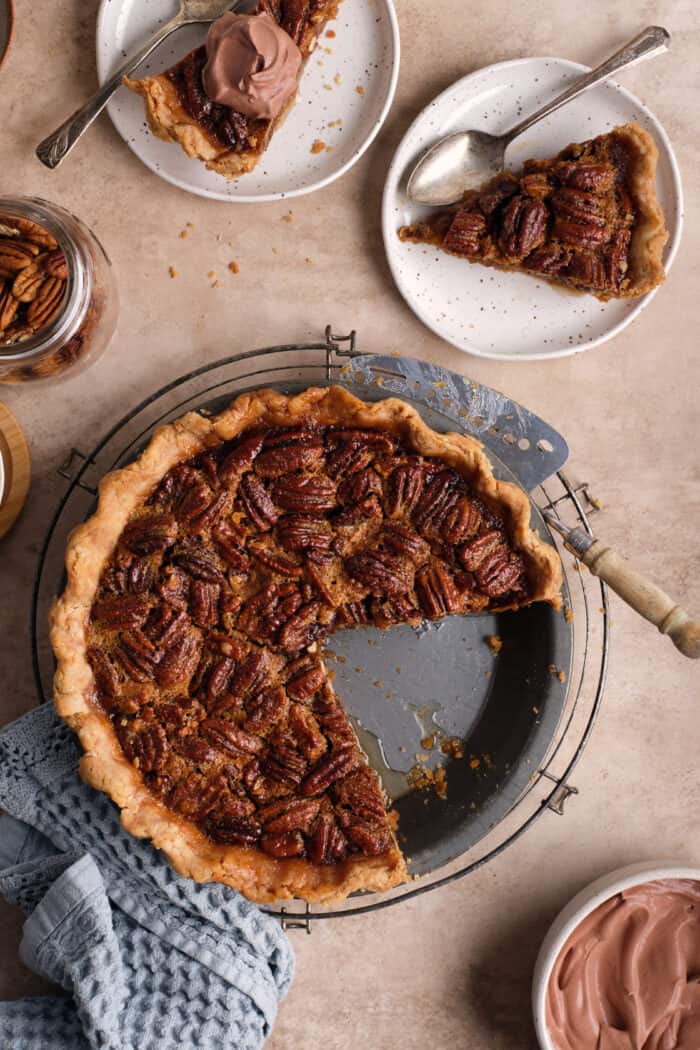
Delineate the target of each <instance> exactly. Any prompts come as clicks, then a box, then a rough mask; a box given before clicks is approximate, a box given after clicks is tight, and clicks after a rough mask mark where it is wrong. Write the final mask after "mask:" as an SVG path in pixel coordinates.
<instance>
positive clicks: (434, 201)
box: [407, 26, 671, 206]
mask: <svg viewBox="0 0 700 1050" xmlns="http://www.w3.org/2000/svg"><path fill="white" fill-rule="evenodd" d="M670 41H671V37H670V34H669V33H668V32H667V30H665V29H663V28H662V27H661V26H649V27H648V28H647V29H644V30H643V31H642V32H641V33H639V34H638V35H637V36H636V37H635V38H634V40H630V42H629V43H628V44H625V46H624V47H623V48H621V49H620V50H619V51H616V52H615V54H614V55H611V57H610V58H608V59H606V61H605V62H603V63H601V65H599V66H596V68H595V69H593V70H591V71H590V73H586V74H584V76H582V77H580V78H579V79H578V80H576V81H575V82H574V83H573V84H572V85H571V87H569V88H567V89H566V91H564V92H563V93H562V94H561V95H558V96H557V97H556V98H555V99H553V100H552V101H551V102H548V103H547V105H545V106H543V107H542V108H541V109H538V110H537V111H536V112H535V113H533V114H531V115H530V116H529V117H526V118H525V120H522V121H520V122H519V123H518V124H516V125H515V127H512V128H510V130H509V131H506V132H505V133H504V134H502V135H489V134H487V133H486V132H485V131H476V130H472V131H461V132H457V133H456V134H453V135H448V137H447V138H445V139H442V140H441V141H440V142H438V143H436V145H434V146H433V147H432V148H431V149H429V150H428V152H427V153H426V154H425V155H424V156H423V157H422V158H421V159H420V160H419V162H418V164H417V165H416V166H415V168H414V169H413V171H412V173H411V175H410V178H409V180H408V185H407V193H408V196H409V197H410V198H411V200H413V201H415V202H416V203H417V204H429V205H433V206H440V205H447V204H455V203H456V202H457V201H460V200H461V199H462V197H463V196H464V194H465V192H467V191H468V190H472V189H476V188H477V187H478V186H481V185H482V184H483V183H484V182H485V181H486V180H487V179H489V178H492V177H493V176H494V175H496V174H497V173H498V172H499V171H502V170H503V168H504V167H505V155H506V149H507V148H508V146H509V145H510V143H511V142H512V141H513V139H515V138H517V136H518V135H521V134H522V133H523V132H524V131H527V129H528V128H531V127H532V125H533V124H536V123H537V122H538V121H540V120H544V118H545V117H548V116H549V115H550V113H553V112H554V111H555V110H557V109H559V108H560V107H561V106H564V105H566V103H567V102H570V101H571V100H572V99H574V98H578V96H579V95H580V94H582V93H583V92H584V91H587V90H588V89H589V88H592V87H594V86H595V85H596V84H601V83H602V82H603V81H604V80H608V79H609V77H611V76H612V75H613V73H618V72H620V70H622V69H627V68H629V66H633V65H636V63H637V62H641V61H642V60H643V59H646V58H653V57H654V56H655V55H660V54H662V53H663V52H664V51H667V50H668V46H669V43H670Z"/></svg>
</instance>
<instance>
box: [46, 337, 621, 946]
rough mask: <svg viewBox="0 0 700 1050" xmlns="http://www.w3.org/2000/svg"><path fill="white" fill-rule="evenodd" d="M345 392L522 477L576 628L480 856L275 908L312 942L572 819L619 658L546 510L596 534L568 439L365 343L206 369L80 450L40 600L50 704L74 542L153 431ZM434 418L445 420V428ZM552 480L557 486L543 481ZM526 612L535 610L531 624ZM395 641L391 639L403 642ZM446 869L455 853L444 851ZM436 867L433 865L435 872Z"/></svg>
mask: <svg viewBox="0 0 700 1050" xmlns="http://www.w3.org/2000/svg"><path fill="white" fill-rule="evenodd" d="M331 383H337V384H340V385H344V386H346V387H347V388H348V389H350V390H351V391H352V392H354V393H356V394H358V395H359V396H361V397H363V398H364V399H365V400H376V399H379V398H381V397H386V396H389V395H391V396H393V395H396V396H400V397H403V398H404V399H405V400H408V401H409V402H412V403H413V404H414V405H416V407H418V408H419V410H420V411H421V412H422V414H423V415H424V416H425V417H426V418H427V420H428V422H429V423H430V424H431V425H435V426H436V428H442V429H446V428H449V429H453V430H462V431H464V432H467V433H470V434H473V435H475V436H477V437H478V438H479V439H480V440H482V441H483V442H484V444H485V446H486V450H487V452H489V453H490V455H491V459H492V462H493V463H494V466H495V469H496V472H497V473H500V474H501V476H503V477H512V476H513V475H515V477H516V479H517V480H518V481H519V482H520V484H521V485H522V486H523V487H524V488H526V489H527V490H529V491H530V494H531V497H532V501H533V520H534V519H537V521H536V527H538V528H539V529H540V531H544V533H545V535H547V537H548V538H550V539H551V540H552V542H554V543H555V544H557V546H558V548H559V550H560V554H561V555H562V561H563V563H564V567H565V577H566V583H565V588H564V593H565V603H566V604H565V610H564V618H565V621H566V624H567V629H566V632H565V633H566V634H567V637H568V635H570V644H569V642H567V645H566V646H565V648H566V654H567V661H568V662H567V669H566V671H565V672H564V671H559V675H560V677H562V678H565V682H564V681H562V683H561V697H560V704H559V706H557V708H556V719H555V722H554V724H553V725H552V727H551V733H548V736H547V740H546V745H547V746H546V749H545V751H544V752H543V753H542V754H541V755H537V762H536V764H535V765H534V768H532V771H531V772H530V773H529V775H528V776H527V779H526V782H525V784H524V786H520V787H518V789H517V796H516V797H512V798H511V797H509V795H508V792H507V791H504V792H502V795H503V798H502V799H501V804H500V810H501V811H500V812H498V811H497V819H494V820H492V822H491V824H490V825H485V826H484V827H483V828H480V830H479V833H478V835H476V836H475V835H472V836H471V837H470V838H468V839H466V840H465V841H466V842H467V848H466V849H464V850H461V851H460V852H459V855H457V856H452V857H449V859H448V861H447V862H446V863H438V864H437V865H434V866H433V867H432V868H430V865H428V868H429V869H430V870H427V871H425V872H424V873H423V874H420V873H419V874H418V875H417V876H416V877H415V878H414V879H413V880H412V881H411V882H408V883H406V884H405V885H402V886H399V887H397V888H396V889H394V890H392V891H390V892H388V893H385V894H364V895H356V896H353V897H350V898H348V900H347V901H345V902H343V904H341V905H338V906H335V907H333V908H332V909H331V908H326V907H322V906H315V905H308V904H305V903H304V902H301V901H293V902H290V903H289V904H287V905H285V906H284V907H274V906H273V907H270V908H269V909H268V910H269V911H270V912H272V913H273V914H275V915H277V916H278V917H279V919H280V921H281V923H282V925H283V926H284V928H286V929H305V930H306V931H307V932H309V933H310V932H311V929H312V925H313V923H314V922H316V921H320V920H324V919H329V918H339V917H341V916H345V915H357V914H362V913H365V912H369V911H373V910H375V909H378V908H386V907H389V906H391V905H394V904H397V903H398V902H400V901H403V900H408V899H410V898H412V897H416V896H418V895H419V894H422V893H427V892H428V891H429V890H433V889H436V888H438V887H440V886H444V885H447V884H448V883H449V882H452V881H454V880H456V879H459V878H463V877H464V876H466V875H468V874H469V873H470V872H473V871H475V870H476V869H477V868H479V867H481V866H482V865H484V864H486V863H488V861H490V860H492V859H493V858H494V857H496V856H498V855H499V854H501V853H502V852H503V851H504V850H506V849H507V848H508V847H509V846H510V845H512V843H514V842H515V841H517V839H519V838H520V836H521V835H523V834H525V832H526V831H527V830H528V829H529V828H530V827H531V826H532V825H533V824H534V823H535V821H537V820H539V819H541V818H543V817H544V816H545V815H547V814H548V815H550V816H551V815H556V816H559V817H564V816H565V813H566V809H565V806H566V803H567V800H568V799H570V798H571V796H575V795H577V794H578V791H577V789H576V788H575V787H574V786H573V785H572V783H571V776H572V773H573V770H574V768H575V766H576V764H577V762H578V760H579V759H580V757H581V755H582V753H583V750H584V748H585V747H586V744H587V743H588V740H589V737H590V735H591V732H592V730H593V726H594V724H595V720H596V717H597V714H598V711H599V708H600V704H601V702H602V696H603V690H604V685H605V677H606V670H607V663H608V649H609V609H608V598H607V591H606V588H605V585H604V584H602V583H601V582H600V581H598V580H597V579H596V578H594V577H593V576H591V574H590V573H587V572H585V571H582V569H581V568H580V567H579V565H578V563H577V562H576V561H575V559H574V558H573V557H572V556H571V555H569V554H568V552H566V551H565V550H564V549H563V547H562V545H561V543H560V541H559V539H558V538H557V537H552V536H551V533H549V530H547V529H546V525H545V524H544V522H543V521H542V519H541V518H540V516H539V514H538V512H537V508H539V509H540V510H541V509H544V508H548V509H551V510H553V511H554V512H555V513H556V514H557V515H558V516H559V518H560V519H561V520H562V521H563V522H565V523H566V524H567V525H568V526H569V527H573V526H575V525H578V526H581V527H582V528H584V529H585V530H586V531H587V532H589V533H590V532H591V528H590V525H589V517H590V516H591V515H592V514H594V513H596V512H597V510H598V509H599V507H598V502H597V500H596V499H595V497H594V496H593V495H592V494H591V492H590V488H589V485H588V484H586V483H578V482H575V481H574V480H572V478H571V476H570V475H569V474H568V472H567V473H565V472H564V471H563V470H562V469H561V468H562V467H563V465H564V463H565V462H566V459H567V457H568V448H567V446H566V443H565V442H564V440H563V439H562V438H561V436H560V435H559V434H558V433H557V432H556V431H554V430H552V428H550V427H548V426H547V424H545V423H544V422H543V421H542V420H540V419H538V418H537V417H536V416H533V415H532V414H531V413H529V412H528V411H527V410H526V409H523V408H522V406H519V405H517V404H515V403H514V402H512V401H510V400H509V399H507V398H505V397H504V396H503V395H501V394H499V393H498V392H496V391H492V390H490V389H489V388H487V387H481V386H479V385H478V384H476V383H472V382H470V381H469V380H467V379H464V378H463V377H461V376H458V375H456V374H454V373H451V372H448V371H447V370H444V369H440V368H437V367H436V366H432V365H428V364H426V363H424V362H419V361H414V360H412V359H410V358H404V357H393V356H391V357H381V356H377V355H370V354H363V353H361V352H360V351H359V350H358V348H357V341H356V335H355V333H354V332H353V333H351V334H350V335H348V336H336V335H334V334H333V333H332V332H331V329H330V327H329V328H328V329H327V330H326V336H325V339H323V340H320V341H318V342H315V343H304V344H291V345H284V346H276V347H268V348H265V349H262V350H253V351H250V352H248V353H243V354H237V355H234V356H231V357H228V358H224V359H222V360H220V361H217V362H214V363H212V364H209V365H205V366H203V367H201V368H198V369H196V370H194V371H192V372H190V373H188V374H187V375H185V376H182V377H180V378H178V379H176V380H174V381H173V382H171V383H169V384H167V385H166V386H164V387H162V388H161V389H160V390H158V391H156V392H155V393H154V394H153V395H151V396H150V397H148V398H146V399H145V400H144V401H143V402H142V403H141V404H140V405H138V406H137V407H136V408H134V409H133V410H132V411H131V412H129V413H128V414H127V415H126V416H124V418H123V419H121V420H120V421H119V422H118V423H117V424H116V425H115V426H114V427H112V428H111V430H109V431H108V433H107V434H106V435H105V436H104V437H103V438H102V440H101V441H100V442H99V443H98V444H97V445H96V446H95V448H94V449H93V450H92V451H91V452H85V451H83V450H80V449H77V448H74V449H72V450H71V451H70V455H69V456H68V458H67V460H66V462H65V464H64V465H63V467H61V469H60V471H59V474H60V475H61V477H62V478H63V479H64V480H65V482H66V488H65V491H64V493H63V495H62V497H61V499H60V501H59V504H58V506H57V508H56V511H55V513H54V515H53V518H52V520H51V522H50V525H49V529H48V532H47V535H46V538H45V541H44V543H43V546H42V549H41V553H40V557H39V563H38V568H37V573H36V578H35V584H34V591H33V601H32V623H31V637H32V652H33V666H34V673H35V679H36V685H37V690H38V694H39V700H40V701H41V702H45V701H46V700H49V699H50V698H51V695H52V693H51V689H52V685H51V682H52V677H53V666H54V665H53V656H52V653H51V646H50V642H49V638H48V627H47V617H48V610H49V607H50V604H51V602H52V601H53V599H54V598H55V597H56V595H57V594H58V593H60V591H61V589H62V586H63V580H64V575H63V573H64V570H63V559H64V553H65V547H66V541H67V537H68V534H69V532H70V531H71V529H72V528H74V527H75V525H77V524H78V523H79V522H81V521H83V520H84V519H85V518H86V517H87V516H88V515H89V514H90V513H92V511H93V510H94V505H95V498H96V493H97V482H98V481H99V479H100V478H101V477H102V476H103V475H104V474H106V473H107V472H108V471H110V470H113V469H115V468H117V467H119V466H122V465H124V464H125V463H127V462H129V461H130V460H132V459H133V458H134V457H135V456H137V455H138V454H139V452H140V451H141V450H142V448H143V447H144V446H145V444H146V443H147V442H148V440H149V438H150V436H151V434H152V433H153V431H154V430H155V429H156V428H157V427H158V426H160V425H162V424H164V423H168V422H171V421H172V420H174V419H177V418H178V417H179V416H181V415H183V414H184V413H185V412H187V411H192V410H199V411H204V412H215V411H220V410H221V409H222V408H223V407H224V406H225V405H226V404H227V403H228V402H229V401H230V400H231V399H232V398H233V397H235V396H237V395H238V394H241V393H243V392H245V391H250V390H254V389H257V388H260V387H262V386H274V387H276V388H278V389H280V390H283V391H285V392H293V391H296V390H301V389H304V388H305V387H307V386H309V385H323V384H331ZM435 420H438V422H437V423H436V422H435ZM543 479H546V480H543ZM519 615H522V614H519ZM390 634H391V632H390ZM436 856H437V857H438V859H439V858H440V857H441V856H442V854H440V853H439V852H438V854H436ZM424 867H425V865H424Z"/></svg>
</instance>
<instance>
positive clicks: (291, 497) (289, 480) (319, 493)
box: [274, 474, 336, 514]
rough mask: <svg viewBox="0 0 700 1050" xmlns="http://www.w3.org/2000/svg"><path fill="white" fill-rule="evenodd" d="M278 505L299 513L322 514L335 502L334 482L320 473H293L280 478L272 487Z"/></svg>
mask: <svg viewBox="0 0 700 1050" xmlns="http://www.w3.org/2000/svg"><path fill="white" fill-rule="evenodd" d="M274 496H275V500H276V501H277V503H278V504H279V505H280V507H284V509H285V510H291V511H296V512H297V513H299V514H322V513H323V512H324V511H327V510H333V508H334V507H335V504H336V497H335V484H334V483H333V481H331V479H330V478H327V477H324V476H323V475H322V474H293V475H291V476H289V477H284V478H280V479H279V480H278V481H277V482H276V484H275V487H274Z"/></svg>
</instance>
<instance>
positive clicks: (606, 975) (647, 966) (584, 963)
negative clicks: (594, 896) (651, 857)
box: [547, 879, 700, 1050]
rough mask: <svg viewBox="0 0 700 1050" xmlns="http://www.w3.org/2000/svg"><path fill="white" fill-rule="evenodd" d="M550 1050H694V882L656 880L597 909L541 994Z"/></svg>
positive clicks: (698, 949) (698, 991)
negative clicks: (553, 1047) (550, 1041)
mask: <svg viewBox="0 0 700 1050" xmlns="http://www.w3.org/2000/svg"><path fill="white" fill-rule="evenodd" d="M547 1028H548V1031H549V1034H550V1037H551V1039H552V1042H553V1043H554V1046H555V1047H556V1048H557V1050H700V882H693V881H691V880H684V879H683V880H682V879H677V880H671V879H667V880H660V881H658V882H648V883H645V884H644V885H642V886H635V887H634V888H633V889H630V890H625V891H624V892H623V893H618V894H617V895H616V896H615V897H612V898H611V899H610V900H609V901H606V902H605V904H601V905H600V907H598V908H596V909H595V911H593V912H592V913H591V914H590V915H589V916H588V917H587V918H586V919H584V921H583V922H582V923H581V924H580V925H579V926H578V927H577V928H576V929H575V930H574V932H573V933H572V934H571V936H570V937H569V939H568V941H567V942H566V944H565V945H564V947H563V948H562V950H561V952H560V954H559V957H558V958H557V961H556V963H555V965H554V969H553V970H552V975H551V977H550V980H549V986H548V989H547Z"/></svg>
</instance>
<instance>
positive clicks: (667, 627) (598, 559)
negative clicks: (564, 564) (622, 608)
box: [581, 540, 700, 660]
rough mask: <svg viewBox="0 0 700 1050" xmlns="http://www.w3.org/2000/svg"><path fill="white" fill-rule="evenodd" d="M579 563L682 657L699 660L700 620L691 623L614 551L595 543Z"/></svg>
mask: <svg viewBox="0 0 700 1050" xmlns="http://www.w3.org/2000/svg"><path fill="white" fill-rule="evenodd" d="M581 561H582V562H583V564H584V565H587V566H588V568H589V569H590V570H591V572H592V573H593V575H594V576H598V577H599V578H600V579H601V580H604V581H605V583H607V584H608V586H610V587H612V589H613V590H614V591H615V593H616V594H619V595H620V597H621V598H622V600H623V601H625V602H627V604H628V605H629V606H631V608H632V609H635V610H636V611H637V612H638V613H640V614H641V615H642V616H644V617H645V619H647V620H650V621H651V622H652V623H653V624H656V626H657V627H658V628H659V630H660V631H661V633H662V634H667V635H668V636H669V638H670V639H671V640H672V642H673V644H674V645H675V647H676V649H678V650H679V651H680V652H681V653H683V655H684V656H688V657H690V659H691V660H697V659H698V658H700V620H691V618H690V617H689V616H688V613H687V612H685V610H684V609H681V607H680V605H676V603H675V602H674V601H673V599H672V598H669V596H668V595H667V594H666V593H665V591H662V590H661V588H660V587H657V586H656V584H654V583H652V582H651V581H650V580H647V579H646V577H644V576H642V575H641V573H639V572H637V571H636V570H635V569H633V568H632V566H631V565H629V563H628V562H626V561H625V559H624V558H623V557H622V556H621V555H619V554H618V553H617V551H614V550H613V549H612V548H611V547H606V546H605V544H604V543H601V541H600V540H595V541H594V543H593V544H592V545H591V547H589V549H588V550H587V551H586V553H585V554H583V555H582V556H581Z"/></svg>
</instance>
